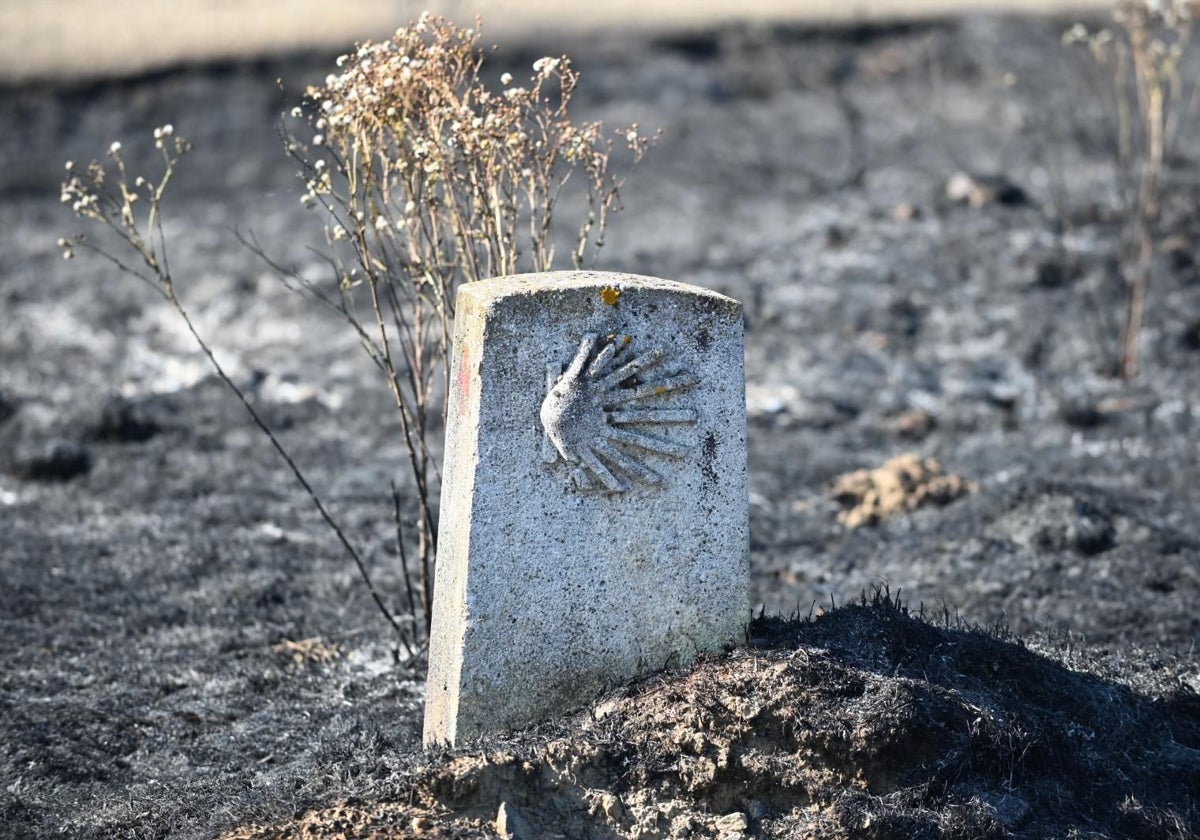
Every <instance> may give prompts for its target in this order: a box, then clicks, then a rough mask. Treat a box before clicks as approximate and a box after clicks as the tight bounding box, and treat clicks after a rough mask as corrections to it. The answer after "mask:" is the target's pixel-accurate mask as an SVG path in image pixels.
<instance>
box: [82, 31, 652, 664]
mask: <svg viewBox="0 0 1200 840" xmlns="http://www.w3.org/2000/svg"><path fill="white" fill-rule="evenodd" d="M484 57H485V54H484V51H483V50H482V49H481V47H480V46H479V33H478V26H476V28H475V29H466V28H461V27H458V26H455V25H454V24H452V23H450V22H449V21H446V20H444V19H442V18H436V17H430V16H423V17H422V18H421V19H420V20H419V21H417V22H415V23H413V24H411V25H410V26H407V27H404V28H401V29H399V30H397V31H396V34H395V35H394V36H393V37H392V38H391V39H389V40H387V41H382V42H379V43H371V42H368V43H365V44H362V45H360V46H359V47H358V48H357V49H356V51H355V52H354V53H352V54H350V55H346V56H342V57H341V58H340V59H338V66H339V68H340V72H339V73H337V74H331V75H330V76H328V77H327V78H326V80H325V84H324V85H322V86H319V87H312V88H309V90H308V93H307V96H306V98H305V101H304V104H303V105H302V106H300V107H297V108H296V109H294V110H293V112H292V116H293V117H296V118H299V119H301V120H303V121H304V122H305V123H306V124H307V127H308V129H309V130H311V132H312V136H311V137H310V138H309V139H308V140H307V141H301V140H299V139H297V138H295V137H292V138H289V139H288V143H287V149H288V152H289V153H290V154H291V155H292V156H293V157H294V158H295V159H296V160H297V161H298V162H299V163H300V164H301V166H302V169H303V174H304V179H305V184H306V187H307V192H306V193H305V195H304V197H303V199H302V200H303V202H304V203H305V205H306V206H309V207H311V208H314V209H318V210H320V211H322V212H323V214H324V216H325V232H326V238H327V244H328V246H329V250H328V253H327V255H326V256H325V259H326V262H327V264H328V266H329V267H330V269H331V271H330V276H329V278H328V279H327V280H326V281H319V280H313V279H311V278H309V277H305V276H302V275H301V274H299V273H298V272H295V271H290V270H288V269H286V268H285V267H284V266H283V265H281V264H280V263H279V262H278V261H274V260H271V259H269V258H268V257H266V255H265V253H264V252H263V250H262V248H261V247H259V245H258V243H257V241H255V240H254V239H253V238H250V239H244V240H243V242H245V243H246V244H247V245H248V246H249V247H250V248H251V249H252V250H254V251H255V252H256V253H258V254H259V255H260V256H262V257H263V258H264V259H267V261H268V262H269V263H270V264H271V265H272V266H274V267H275V268H276V269H278V270H279V272H280V274H281V276H282V278H283V280H284V282H285V283H286V284H287V285H288V286H289V287H290V288H292V289H295V290H298V291H301V292H303V293H305V294H307V295H309V296H311V297H312V298H314V299H315V300H317V301H319V302H320V303H321V304H323V305H325V306H327V307H329V308H331V309H332V310H334V311H335V312H337V313H338V314H339V315H340V316H341V317H343V318H344V319H345V320H346V322H347V323H348V324H349V325H350V327H351V328H352V329H353V330H354V332H355V333H356V335H357V336H358V338H359V339H360V342H361V345H362V347H363V348H364V350H365V351H366V353H367V355H368V356H369V357H370V359H371V361H372V362H373V363H374V364H375V365H376V367H377V368H378V369H379V370H380V371H381V372H382V373H383V375H384V377H385V379H386V381H387V384H388V388H389V390H390V392H391V394H392V397H393V400H394V402H395V406H396V410H397V416H398V419H399V425H400V431H401V435H402V440H403V442H404V445H405V448H406V450H407V454H408V458H409V465H410V467H411V470H412V474H413V478H414V481H415V486H416V496H417V499H416V503H417V515H416V526H415V531H416V535H415V541H410V539H409V536H408V532H409V531H410V530H412V529H411V528H409V527H408V526H407V525H406V523H405V518H404V516H403V511H402V504H401V499H400V495H399V492H398V491H397V490H396V488H395V485H393V486H392V489H391V492H392V504H393V511H394V515H395V525H396V543H397V551H398V553H399V554H400V560H401V564H402V571H403V574H404V586H405V597H406V599H407V604H406V614H405V616H404V618H405V619H407V622H406V623H407V624H408V625H409V626H408V627H402V626H401V622H400V621H398V620H397V619H396V617H395V616H394V615H393V614H392V613H391V611H390V610H389V609H388V608H387V606H386V604H385V602H384V599H383V598H382V597H381V596H380V594H379V592H378V591H377V590H376V589H375V587H374V585H373V584H372V582H371V578H370V575H369V574H368V572H367V568H366V566H365V564H364V563H363V560H362V557H361V556H360V554H359V553H358V551H357V550H356V549H355V548H354V546H353V545H352V544H351V542H350V540H349V539H348V538H347V537H346V535H345V533H344V532H343V530H342V529H341V528H340V527H339V526H338V524H337V523H336V521H335V520H334V519H333V518H332V516H331V515H330V514H329V512H328V510H327V509H326V507H325V506H324V505H323V504H322V502H321V500H320V498H319V497H318V496H317V494H316V493H315V492H314V491H313V488H312V486H311V485H310V484H309V482H308V481H307V480H306V479H305V477H304V475H303V473H302V472H301V471H300V469H299V467H298V466H297V465H296V463H295V462H294V461H293V459H292V458H291V456H290V455H289V454H288V453H287V451H286V450H285V449H284V448H283V446H282V444H281V443H280V442H279V440H278V438H276V437H275V435H274V434H273V433H272V432H271V430H270V429H269V428H268V427H267V425H266V424H265V423H264V421H263V420H262V418H261V417H260V415H259V414H258V412H256V411H255V409H254V407H253V405H251V403H250V402H249V401H248V400H247V398H246V396H245V394H244V393H243V392H242V391H241V389H240V388H238V386H237V385H236V383H234V382H233V381H232V380H231V379H230V378H229V377H228V376H227V375H226V373H225V371H224V370H223V369H222V367H221V365H220V363H219V362H218V361H217V359H216V357H215V356H214V355H213V352H212V350H211V349H210V347H209V345H208V344H207V342H206V341H205V340H204V339H203V338H202V337H201V336H200V334H199V333H198V332H197V331H196V329H195V327H194V325H193V323H192V320H191V318H190V317H189V315H188V312H187V310H186V308H185V307H184V305H183V303H182V302H181V301H180V299H179V297H178V296H177V294H176V287H175V283H174V280H173V278H172V275H171V271H170V268H169V266H168V262H167V256H166V254H167V242H166V239H165V237H164V235H163V229H162V212H161V207H162V202H163V198H164V194H165V191H166V188H167V186H168V184H169V183H170V181H171V178H172V175H173V174H174V173H175V170H176V166H177V164H178V163H179V160H180V159H181V158H182V157H183V156H184V155H185V154H187V152H188V151H190V149H191V146H190V144H189V143H188V142H187V141H186V140H184V139H183V138H182V137H179V136H178V135H176V134H175V133H174V130H173V129H172V127H171V126H164V127H162V128H159V129H156V130H155V140H156V145H157V146H158V148H159V149H160V150H161V151H162V156H163V162H164V171H163V174H162V176H161V177H160V178H159V180H158V181H157V183H155V182H152V181H149V180H147V179H146V178H144V177H141V176H139V177H137V178H136V179H133V180H132V181H131V180H130V177H129V175H128V173H127V171H126V166H125V160H124V158H123V156H122V153H121V145H120V143H114V144H113V145H112V147H111V148H110V150H109V158H110V162H109V163H108V164H107V165H105V164H102V163H100V162H97V161H93V162H92V163H91V164H89V165H88V166H87V167H86V168H85V169H83V170H80V169H78V168H77V167H76V166H75V165H74V164H73V163H68V164H67V169H68V177H67V181H66V183H65V184H64V185H63V194H62V199H63V201H64V202H65V203H67V204H70V205H71V206H72V209H73V210H74V211H75V213H76V215H78V216H79V217H80V218H83V219H87V220H90V221H93V222H97V223H99V224H101V225H102V226H103V227H106V228H107V229H108V230H109V231H111V232H112V233H113V234H115V235H116V236H117V237H118V239H119V240H120V241H121V243H122V250H124V251H125V252H127V253H131V254H133V255H134V256H135V257H136V260H137V262H135V263H134V264H132V265H131V264H129V263H126V262H124V261H123V260H122V259H121V258H119V257H118V256H116V255H114V254H113V253H111V252H109V251H107V250H105V248H104V247H103V246H96V245H93V244H92V243H90V242H89V241H88V240H87V239H85V238H83V237H81V236H80V237H75V238H73V239H70V240H67V239H63V240H60V244H61V245H62V246H63V248H64V256H67V257H70V256H71V255H72V253H73V247H74V246H82V247H86V248H88V249H89V250H92V251H94V252H96V253H98V254H100V255H101V256H102V257H104V258H105V259H107V260H109V261H110V262H112V263H113V264H115V265H116V266H117V267H118V268H119V269H121V271H123V272H125V273H127V274H131V275H133V276H136V277H138V278H140V279H141V280H143V281H144V282H146V283H147V284H148V285H150V286H151V287H152V288H153V289H154V290H155V291H156V292H158V293H159V294H160V295H162V296H163V297H164V298H165V299H166V300H167V302H168V303H169V304H170V305H171V306H172V307H173V308H174V309H175V311H176V312H177V313H178V314H179V315H180V317H181V318H182V319H183V321H184V323H185V324H186V326H187V328H188V330H189V331H190V332H191V334H192V336H193V337H194V338H195V340H196V341H197V343H198V344H199V346H200V348H201V349H202V350H203V352H204V354H205V355H206V356H207V357H208V360H209V362H210V363H211V365H212V366H213V369H214V370H215V371H216V373H217V375H218V376H219V377H220V379H221V380H222V381H223V382H224V383H225V384H226V385H227V386H229V387H230V388H231V389H232V390H233V391H234V393H235V394H236V395H237V397H238V398H239V400H240V401H241V402H242V405H243V406H244V407H245V408H246V410H247V411H248V412H249V414H250V416H251V418H252V419H253V421H254V423H255V424H256V425H257V426H258V427H259V429H260V430H262V431H263V433H264V434H265V435H266V436H267V437H268V439H269V440H270V442H271V444H272V446H273V447H274V448H275V449H276V450H277V451H278V452H279V454H280V455H281V456H282V457H283V459H284V461H285V462H286V463H287V465H288V467H289V469H291V471H292V473H293V475H294V476H295V478H296V479H297V481H299V483H300V484H301V485H302V487H303V488H304V490H305V491H306V493H307V494H308V496H309V497H310V498H311V499H312V501H313V503H314V504H315V505H316V507H317V509H318V511H319V512H320V514H321V517H322V519H323V520H324V521H325V522H326V524H327V525H329V527H330V528H332V529H333V531H334V532H335V533H336V535H337V537H338V540H339V541H340V543H341V544H342V546H343V547H344V548H345V550H346V551H347V553H348V554H349V555H350V556H351V558H352V559H353V560H354V563H355V565H356V566H357V568H358V571H359V574H360V576H361V577H362V579H363V581H364V582H365V584H366V586H367V588H368V589H369V590H370V593H371V596H372V598H373V599H374V601H375V603H376V605H377V606H378V607H379V609H380V611H381V612H382V614H383V615H384V616H385V617H386V619H387V620H388V622H389V623H390V624H391V626H392V627H393V628H394V629H395V631H396V633H397V636H398V638H399V640H400V644H401V645H402V646H403V647H404V648H405V649H406V650H407V652H408V653H409V655H410V656H412V655H414V654H415V652H416V651H417V650H419V643H420V636H421V634H422V632H424V633H426V634H427V633H428V629H429V621H430V618H431V615H430V607H431V604H432V597H433V592H432V587H433V564H434V561H435V557H436V552H437V545H436V536H437V516H436V509H435V502H436V500H437V498H438V493H439V487H440V476H439V474H438V469H437V464H436V461H435V459H434V457H433V456H432V454H431V446H430V443H431V437H432V436H433V434H434V432H435V431H436V430H437V429H438V428H439V426H440V425H441V424H443V423H444V411H445V395H446V390H447V387H448V378H449V371H448V370H447V364H446V360H447V359H448V357H449V349H450V347H449V345H450V341H451V334H452V333H451V325H452V321H453V317H454V296H455V291H456V289H457V288H458V286H459V284H461V283H465V282H476V281H480V280H484V279H486V278H489V277H492V276H498V275H505V274H515V273H518V272H521V271H545V270H549V269H551V268H553V267H554V265H555V256H556V243H557V240H556V232H557V231H558V227H559V225H558V221H559V217H560V215H566V216H567V217H569V219H570V222H571V225H572V228H571V230H572V232H573V235H574V236H573V245H572V247H571V261H572V263H573V264H574V266H575V267H577V268H578V267H580V266H582V265H583V264H584V263H585V261H588V260H589V259H591V260H593V261H594V259H595V255H596V252H597V250H598V249H599V248H600V247H601V246H602V245H603V241H604V233H605V230H606V227H607V224H608V220H609V216H610V214H611V213H613V212H614V211H615V210H617V209H618V207H619V196H618V188H619V187H620V185H621V179H620V178H619V177H618V176H617V174H616V172H615V169H614V165H613V162H614V161H613V155H614V144H613V140H612V139H610V138H609V137H607V136H605V134H604V131H603V127H602V126H601V124H600V123H596V122H586V123H578V124H577V123H574V122H572V121H571V119H570V117H569V115H568V105H569V103H570V100H571V97H572V94H573V93H574V91H575V88H576V86H577V84H578V81H579V75H578V73H577V72H576V71H575V70H574V69H573V68H572V66H571V63H570V61H569V60H568V59H567V58H566V57H565V56H563V57H558V58H554V57H548V58H543V59H540V60H538V61H537V62H536V63H535V64H534V66H533V75H532V77H531V78H530V79H529V82H528V84H527V85H526V86H515V85H514V84H513V79H512V77H511V76H510V75H509V74H504V76H502V77H501V80H500V81H501V85H502V88H503V89H502V90H501V92H498V93H494V92H492V91H490V90H488V88H487V87H486V86H485V85H484V84H483V83H482V82H481V77H480V71H481V67H482V65H483V62H484ZM617 136H618V137H619V138H620V139H621V140H622V141H623V144H624V145H625V146H627V147H628V149H629V150H630V153H631V154H630V156H629V163H630V164H631V165H632V163H636V162H637V161H638V160H640V159H641V156H642V155H643V154H644V153H645V151H646V149H647V148H648V146H649V145H650V143H651V142H652V138H649V137H646V136H644V135H642V134H641V133H640V132H639V131H638V128H637V126H636V125H634V126H631V127H630V128H629V129H627V130H624V131H621V132H619V133H618V135H617ZM577 172H579V173H581V177H580V178H579V179H578V180H579V182H580V189H579V190H578V191H577V192H575V193H570V192H567V193H564V187H565V186H566V185H567V183H568V181H569V180H570V179H571V177H572V175H573V174H574V173H577ZM564 197H570V198H572V199H573V200H574V203H573V204H571V205H570V207H573V209H574V212H573V213H570V212H568V213H565V214H564V213H563V212H562V210H561V209H560V206H559V205H560V199H564V203H565V198H564ZM139 263H140V265H139ZM413 542H415V546H414V545H413ZM410 546H412V547H414V548H415V551H416V558H415V567H416V571H417V580H416V582H415V584H416V585H415V586H414V581H413V580H412V578H411V575H410V563H409V547H410Z"/></svg>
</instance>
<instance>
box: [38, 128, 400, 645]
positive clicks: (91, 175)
mask: <svg viewBox="0 0 1200 840" xmlns="http://www.w3.org/2000/svg"><path fill="white" fill-rule="evenodd" d="M154 145H155V146H156V147H157V148H158V149H159V151H160V152H161V154H162V159H163V172H162V175H161V176H160V177H159V179H158V181H157V182H155V181H153V180H150V179H148V178H146V177H144V176H141V175H139V176H137V177H136V178H134V179H133V180H132V181H131V180H130V177H129V173H128V171H127V169H126V165H125V157H124V155H123V154H122V147H121V144H120V143H119V142H114V143H113V144H112V145H111V146H110V147H109V150H108V157H109V160H110V163H108V164H107V165H106V164H104V163H101V162H100V161H95V160H94V161H92V162H91V163H89V164H88V165H87V167H85V168H84V169H82V170H81V169H79V168H78V167H77V166H76V165H75V163H74V162H70V161H68V163H67V180H66V181H64V182H63V186H62V196H61V198H62V202H63V203H64V204H69V205H70V206H71V209H72V210H73V211H74V213H75V215H76V216H78V217H79V218H81V219H85V220H88V221H91V222H95V223H97V224H99V225H100V226H101V227H103V228H106V229H108V230H109V231H110V232H111V233H113V234H115V235H116V236H117V238H118V239H119V240H120V241H121V242H122V243H123V245H124V246H125V247H124V250H126V251H127V252H128V253H129V254H131V255H132V256H134V257H135V258H136V260H137V262H135V263H134V264H132V265H131V264H129V263H127V262H125V261H124V260H122V259H121V258H120V257H118V256H116V255H115V254H113V253H110V252H109V251H108V250H106V248H105V247H104V246H103V245H96V244H94V243H93V242H92V241H91V240H89V239H87V238H86V237H85V236H83V235H77V236H74V237H71V238H69V239H67V238H63V239H59V241H58V244H59V245H60V246H61V247H62V248H63V257H65V258H66V259H71V258H72V257H73V256H74V253H75V251H74V249H75V248H76V247H82V248H85V249H87V250H89V251H91V252H93V253H96V254H98V255H100V256H101V257H103V258H104V259H106V260H108V261H109V262H111V263H112V264H113V265H115V266H116V267H117V268H119V269H120V270H121V271H122V272H123V273H125V274H128V275H131V276H133V277H136V278H138V279H139V280H141V281H142V282H144V283H145V284H146V285H147V286H149V287H150V288H151V289H153V290H154V291H155V292H157V293H158V294H159V295H161V296H162V297H163V299H164V300H166V301H167V303H168V304H170V306H171V307H172V308H173V309H174V310H175V312H176V313H177V314H178V315H179V317H180V318H181V319H182V320H183V323H184V325H185V326H186V327H187V329H188V332H189V333H191V335H192V338H193V339H195V341H196V343H197V344H198V345H199V347H200V349H201V350H202V351H203V352H204V355H205V357H206V358H207V359H208V362H209V364H210V365H212V368H213V370H214V371H215V372H216V374H217V376H218V378H220V380H221V381H222V382H223V383H225V385H226V386H227V387H228V388H229V389H230V390H231V391H233V393H234V394H235V395H236V396H237V398H238V400H239V401H240V402H241V404H242V407H243V408H245V409H246V411H247V413H248V414H249V415H250V418H251V420H253V421H254V424H255V425H256V426H257V427H258V428H259V430H260V431H262V433H263V434H264V435H266V437H267V439H268V440H269V441H270V442H271V446H272V447H273V448H274V449H275V451H276V452H278V453H279V455H280V457H282V458H283V460H284V462H285V463H286V464H287V466H288V469H289V470H291V473H292V475H293V476H294V477H295V479H296V481H298V482H299V483H300V486H301V487H303V488H304V491H305V493H307V495H308V497H309V499H311V500H312V502H313V504H314V505H315V506H316V508H317V511H318V513H320V515H321V518H322V519H323V520H324V522H325V524H326V525H328V526H329V527H330V528H331V529H332V530H333V532H334V534H335V535H336V536H337V538H338V541H339V542H340V543H341V545H342V547H343V548H344V549H345V550H346V552H347V553H348V554H349V555H350V557H351V559H352V560H353V561H354V564H355V567H356V568H357V569H358V573H359V575H360V576H361V577H362V580H363V583H364V584H365V585H366V587H367V589H368V591H369V592H370V593H371V598H372V599H373V600H374V601H375V605H376V606H377V607H378V608H379V610H380V612H381V613H382V614H383V616H384V618H385V619H386V620H387V621H388V623H389V624H390V625H391V626H392V629H393V630H395V632H396V636H397V639H398V640H399V642H400V644H401V646H403V647H404V648H405V650H406V651H407V653H408V655H409V656H410V657H412V656H413V655H415V653H416V648H415V641H416V640H415V634H412V633H406V632H405V630H404V629H403V628H402V627H401V626H400V623H399V622H398V621H397V620H396V618H395V616H394V615H392V612H391V611H390V610H389V609H388V608H387V605H386V604H385V603H384V601H383V597H382V596H381V595H380V594H379V591H378V590H377V589H376V588H375V586H374V584H373V583H372V581H371V575H370V573H369V572H368V571H367V567H366V564H365V563H364V562H363V559H362V556H361V555H360V554H359V553H358V551H357V550H356V549H355V548H354V545H353V544H352V543H351V542H350V540H349V539H348V538H347V536H346V533H345V532H344V531H343V530H342V528H341V526H339V525H338V523H337V521H336V520H335V519H334V518H333V516H332V515H331V514H330V513H329V510H328V509H327V508H326V507H325V505H324V503H323V502H322V501H321V499H320V497H319V496H318V495H317V494H316V492H315V491H314V490H313V488H312V485H311V484H309V482H308V479H307V478H305V476H304V473H303V472H302V471H301V469H300V467H299V466H298V465H297V464H296V462H295V461H294V460H293V459H292V456H291V455H290V454H288V451H287V450H286V449H285V448H284V446H283V444H282V443H281V442H280V441H279V439H278V438H277V437H276V436H275V434H274V432H272V431H271V428H270V427H269V426H268V425H267V424H266V421H264V420H263V418H262V416H261V415H260V414H259V413H258V411H256V410H255V408H254V406H253V404H252V403H251V402H250V401H249V399H248V398H247V397H246V394H245V392H244V391H243V390H242V389H241V388H239V387H238V385H237V383H235V382H234V381H233V380H232V379H231V378H230V377H229V375H228V374H227V373H226V372H225V369H224V367H222V365H221V363H220V362H219V361H218V360H217V357H216V356H215V355H214V354H213V351H212V348H211V346H210V345H209V344H208V342H207V341H206V340H205V339H204V337H203V336H201V335H200V333H199V332H198V331H197V330H196V326H195V324H194V323H193V321H192V318H191V315H190V314H189V313H188V310H187V308H186V307H185V306H184V304H183V301H182V300H180V298H179V295H178V293H177V291H176V287H175V280H174V278H173V277H172V275H171V267H170V262H169V260H168V258H167V239H166V236H165V235H164V234H163V226H162V204H163V199H164V196H165V195H166V191H167V187H168V186H169V185H170V183H171V179H172V178H173V177H174V175H175V171H176V167H177V166H178V165H179V161H180V160H181V159H182V158H183V157H184V156H185V155H186V154H188V153H189V152H190V151H191V150H192V144H191V143H190V142H188V141H187V140H186V139H185V138H183V137H182V136H180V135H178V134H176V133H175V129H174V127H173V126H171V125H164V126H162V127H160V128H156V129H154ZM138 263H140V264H141V265H140V266H139V265H138Z"/></svg>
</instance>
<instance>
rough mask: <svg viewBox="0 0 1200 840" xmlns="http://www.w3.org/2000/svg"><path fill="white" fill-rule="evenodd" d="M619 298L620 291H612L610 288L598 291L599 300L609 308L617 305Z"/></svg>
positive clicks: (606, 287)
mask: <svg viewBox="0 0 1200 840" xmlns="http://www.w3.org/2000/svg"><path fill="white" fill-rule="evenodd" d="M620 296H621V290H620V289H614V288H613V287H612V286H605V287H604V288H603V289H601V290H600V300H602V301H604V302H605V303H607V304H608V305H609V306H616V305H617V298H619V297H620Z"/></svg>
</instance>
